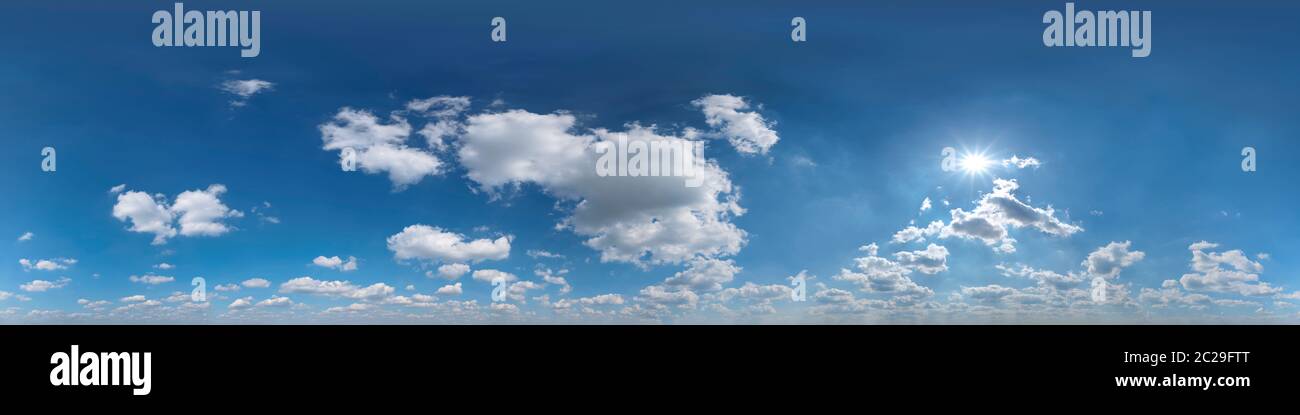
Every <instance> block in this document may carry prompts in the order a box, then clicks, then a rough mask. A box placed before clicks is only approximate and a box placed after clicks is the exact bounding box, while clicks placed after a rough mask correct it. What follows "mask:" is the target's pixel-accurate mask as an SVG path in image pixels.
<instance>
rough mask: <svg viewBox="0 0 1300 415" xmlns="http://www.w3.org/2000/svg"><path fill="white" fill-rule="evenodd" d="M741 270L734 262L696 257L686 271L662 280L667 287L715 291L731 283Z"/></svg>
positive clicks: (689, 263)
mask: <svg viewBox="0 0 1300 415" xmlns="http://www.w3.org/2000/svg"><path fill="white" fill-rule="evenodd" d="M740 271H741V268H740V267H738V266H736V263H735V261H732V260H730V259H728V260H722V259H716V258H704V257H697V258H693V259H691V260H690V261H689V262H688V264H687V266H686V269H685V270H683V271H681V272H678V273H676V274H674V275H673V276H672V277H669V278H668V279H666V280H664V284H665V285H668V286H685V287H687V288H689V289H691V290H694V291H717V290H720V289H722V284H725V283H728V282H731V280H732V279H734V278H735V276H736V274H739V273H740Z"/></svg>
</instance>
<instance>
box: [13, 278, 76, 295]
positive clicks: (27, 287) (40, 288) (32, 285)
mask: <svg viewBox="0 0 1300 415" xmlns="http://www.w3.org/2000/svg"><path fill="white" fill-rule="evenodd" d="M69 282H72V279H70V278H68V277H61V278H59V279H58V280H57V281H46V280H32V281H31V282H28V283H26V284H22V285H19V286H18V289H20V290H23V291H27V292H29V293H39V292H45V291H49V290H53V289H58V288H63V287H65V286H67V285H68V283H69Z"/></svg>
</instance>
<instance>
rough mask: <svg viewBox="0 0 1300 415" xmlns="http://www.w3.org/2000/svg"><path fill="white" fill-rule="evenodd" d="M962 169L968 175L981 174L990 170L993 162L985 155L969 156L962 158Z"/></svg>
mask: <svg viewBox="0 0 1300 415" xmlns="http://www.w3.org/2000/svg"><path fill="white" fill-rule="evenodd" d="M960 163H961V169H962V170H964V171H966V173H968V174H979V173H983V172H984V171H985V170H988V168H989V166H991V165H993V160H989V158H988V157H986V156H985V155H983V154H973V153H972V154H967V155H965V156H963V157H962V158H961V162H960Z"/></svg>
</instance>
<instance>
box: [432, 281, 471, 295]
mask: <svg viewBox="0 0 1300 415" xmlns="http://www.w3.org/2000/svg"><path fill="white" fill-rule="evenodd" d="M463 292H465V291H464V290H462V289H461V287H460V283H459V282H458V283H455V284H448V285H444V286H442V288H439V289H438V291H437V294H438V295H460V294H461V293H463Z"/></svg>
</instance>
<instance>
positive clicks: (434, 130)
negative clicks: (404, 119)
mask: <svg viewBox="0 0 1300 415" xmlns="http://www.w3.org/2000/svg"><path fill="white" fill-rule="evenodd" d="M469 104H470V99H469V97H451V96H436V97H432V98H426V99H417V100H412V101H411V102H409V103H407V104H406V109H407V111H411V112H415V113H418V114H421V115H424V116H426V117H430V118H432V119H433V120H432V121H430V122H429V123H428V124H425V125H424V128H421V129H420V131H419V132H418V134H420V135H421V136H423V137H424V139H425V142H426V143H428V145H429V148H432V149H435V150H439V151H441V150H444V149H446V148H447V144H446V141H445V140H446V139H448V138H451V137H455V136H458V135H460V133H461V132H462V130H464V128H465V125H464V123H461V122H460V121H458V120H457V117H459V116H460V115H461V114H462V113H464V112H465V110H467V109H469Z"/></svg>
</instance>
